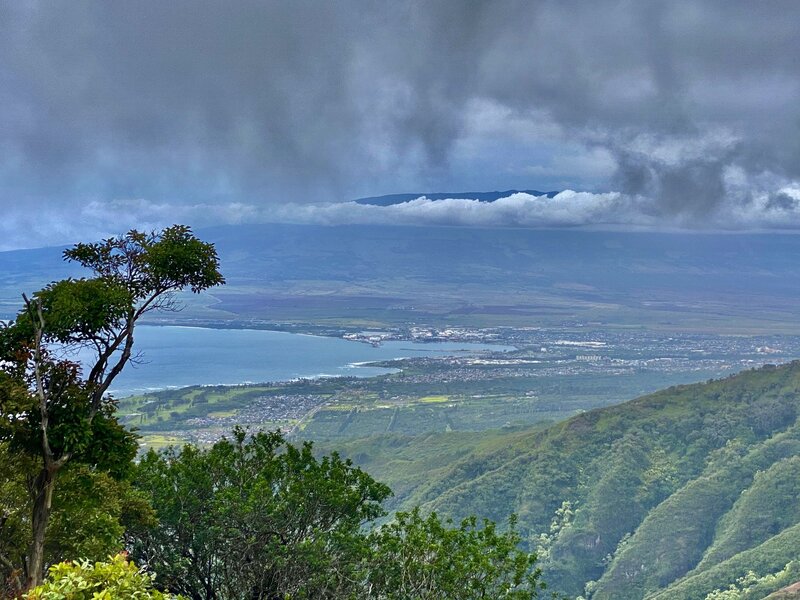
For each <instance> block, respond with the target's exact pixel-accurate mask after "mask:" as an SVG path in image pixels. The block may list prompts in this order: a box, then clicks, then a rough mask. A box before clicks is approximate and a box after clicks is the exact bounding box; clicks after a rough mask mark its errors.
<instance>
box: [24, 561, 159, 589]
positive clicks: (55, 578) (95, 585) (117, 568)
mask: <svg viewBox="0 0 800 600" xmlns="http://www.w3.org/2000/svg"><path fill="white" fill-rule="evenodd" d="M24 598H25V600H117V599H123V598H125V599H131V600H133V599H136V600H168V599H169V598H173V596H169V595H165V594H162V593H161V592H159V591H158V590H155V589H153V585H152V576H150V575H148V574H147V573H144V572H142V571H140V570H139V569H137V568H136V565H134V564H133V563H132V562H129V561H128V560H127V559H126V557H125V556H124V555H122V554H117V555H116V556H112V557H110V558H109V559H108V561H106V562H94V563H93V562H91V561H89V560H81V561H67V562H62V563H58V564H56V565H53V566H52V567H50V571H49V575H48V577H47V580H46V581H45V582H44V583H43V584H42V585H40V586H38V587H37V588H35V589H33V590H31V591H30V592H29V593H28V594H26V595H25V596H24Z"/></svg>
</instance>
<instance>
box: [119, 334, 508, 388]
mask: <svg viewBox="0 0 800 600" xmlns="http://www.w3.org/2000/svg"><path fill="white" fill-rule="evenodd" d="M135 348H136V350H137V351H138V352H141V353H142V356H141V358H140V361H141V362H140V363H139V364H131V365H128V366H127V367H126V369H125V370H124V371H123V372H122V374H121V375H120V376H119V377H118V378H117V379H116V380H115V382H114V385H113V389H112V391H113V393H114V394H115V395H116V396H117V397H122V396H126V395H129V394H134V393H142V392H145V391H152V390H158V389H164V388H170V387H184V386H188V385H216V384H225V385H235V384H241V383H258V382H265V381H287V380H290V379H295V378H298V377H326V376H327V377H330V376H342V375H345V376H357V377H368V376H373V375H379V374H381V373H386V372H388V370H387V369H382V368H377V367H363V366H358V365H357V363H363V362H369V361H380V360H389V359H394V358H402V357H409V356H447V355H452V354H453V353H464V352H479V351H485V350H489V349H492V350H505V349H508V347H505V346H495V345H488V344H475V343H466V342H464V343H462V342H437V343H424V344H415V343H412V342H399V341H389V342H384V343H383V345H381V346H379V347H377V348H376V347H373V346H370V345H369V344H364V343H361V342H352V341H347V340H342V339H339V338H329V337H319V336H312V335H299V334H294V333H282V332H277V331H264V330H255V329H204V328H201V327H155V326H144V325H142V326H139V327H137V329H136V343H135Z"/></svg>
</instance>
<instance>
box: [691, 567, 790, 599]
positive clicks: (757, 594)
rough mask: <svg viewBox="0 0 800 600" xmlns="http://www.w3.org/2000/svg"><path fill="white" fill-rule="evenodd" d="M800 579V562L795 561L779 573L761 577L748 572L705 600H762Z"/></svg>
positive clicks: (712, 592) (714, 591) (708, 595)
mask: <svg viewBox="0 0 800 600" xmlns="http://www.w3.org/2000/svg"><path fill="white" fill-rule="evenodd" d="M798 579H800V560H793V561H791V562H789V563H787V564H786V566H785V567H784V568H783V569H781V570H780V571H778V572H777V573H767V574H766V575H763V576H761V577H759V576H758V574H757V573H755V572H753V571H748V572H747V573H746V574H745V575H744V576H742V577H739V578H738V579H737V580H736V582H735V583H732V584H730V585H729V586H728V588H727V589H724V590H721V589H717V590H713V591H711V592H710V593H709V594H707V595H706V597H705V600H762V599H763V598H764V594H765V593H769V592H771V591H774V590H776V589H778V588H781V587H785V586H786V585H788V584H791V583H794V582H795V581H797V580H798Z"/></svg>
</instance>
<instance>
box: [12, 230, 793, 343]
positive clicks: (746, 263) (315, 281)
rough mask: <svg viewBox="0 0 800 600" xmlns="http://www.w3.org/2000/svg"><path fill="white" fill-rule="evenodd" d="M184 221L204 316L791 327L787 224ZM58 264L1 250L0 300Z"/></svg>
mask: <svg viewBox="0 0 800 600" xmlns="http://www.w3.org/2000/svg"><path fill="white" fill-rule="evenodd" d="M197 233H198V235H199V236H200V237H202V238H203V239H207V240H209V241H212V242H214V243H216V244H217V247H218V249H219V252H220V256H221V259H222V270H223V272H224V273H225V276H226V278H227V281H228V284H227V285H226V286H224V287H222V288H219V289H218V290H214V292H213V297H212V296H206V297H205V302H206V304H207V305H208V309H209V310H208V311H207V314H206V313H203V316H205V317H207V318H211V317H216V318H219V319H226V318H228V319H239V320H247V319H259V320H267V321H273V322H297V321H306V322H324V323H327V324H330V325H333V326H336V325H349V324H354V323H355V324H358V325H359V326H369V327H373V326H374V327H381V326H387V325H396V324H407V323H409V322H415V323H426V324H432V325H434V326H435V325H442V324H443V325H448V324H458V325H476V326H482V325H515V326H520V325H523V326H530V325H539V326H547V325H561V324H564V323H581V324H586V323H594V324H600V325H610V326H634V327H641V326H646V327H659V328H663V329H671V330H674V329H684V330H702V331H713V332H727V333H735V334H741V333H748V332H751V333H760V332H768V333H790V332H791V333H798V332H800V303H798V302H797V298H798V297H800V261H798V260H796V257H797V256H800V235H776V234H768V235H767V234H736V235H730V234H699V233H698V234H688V233H630V232H602V231H585V230H524V229H488V228H484V229H478V228H465V227H460V228H456V227H411V226H404V227H401V226H377V225H342V226H322V225H286V224H252V225H229V226H220V227H211V228H207V229H202V230H199V231H198V232H197ZM66 269H68V267H67V266H66V265H64V264H63V262H62V261H61V249H59V248H53V249H38V250H29V251H18V252H3V253H0V302H3V301H5V302H6V306H8V305H9V304H10V303H12V302H13V303H16V304H18V303H19V299H20V295H19V294H20V292H21V291H23V290H26V289H27V290H29V291H30V290H32V289H36V288H37V287H39V286H41V285H43V284H45V283H47V282H48V281H51V280H52V279H56V278H59V277H63V276H64V275H65V274H66V273H68V271H67V270H66ZM73 272H74V271H73ZM753 307H758V310H754V309H753ZM2 309H3V306H2V305H0V311H2ZM197 314H198V313H197V312H192V311H186V312H184V313H183V314H179V315H175V317H176V318H192V317H195V316H197ZM0 318H2V317H1V316H0Z"/></svg>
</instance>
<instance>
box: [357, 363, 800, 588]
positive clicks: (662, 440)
mask: <svg viewBox="0 0 800 600" xmlns="http://www.w3.org/2000/svg"><path fill="white" fill-rule="evenodd" d="M799 412H800V362H794V363H791V364H787V365H784V366H781V367H765V368H763V369H760V370H754V371H748V372H745V373H741V374H739V375H737V376H734V377H730V378H727V379H724V380H720V381H713V382H709V383H706V384H696V385H689V386H678V387H674V388H670V389H667V390H664V391H662V392H658V393H656V394H652V395H649V396H645V397H643V398H640V399H638V400H634V401H632V402H628V403H625V404H622V405H617V406H614V407H610V408H604V409H600V410H595V411H591V412H587V413H584V414H582V415H579V416H576V417H574V418H572V419H569V420H568V421H565V422H563V423H560V424H557V425H554V426H552V427H550V428H547V429H545V430H539V431H531V432H529V433H527V434H526V433H524V432H518V431H517V432H511V433H509V434H508V436H509V437H508V438H507V444H503V443H502V439H501V438H499V437H497V436H494V437H493V438H492V442H491V444H489V445H485V446H483V447H479V446H478V445H476V446H475V450H474V451H473V452H467V451H466V450H465V449H461V450H460V454H461V457H460V458H458V459H457V460H455V462H453V463H452V464H451V465H450V466H449V467H447V468H441V466H440V465H438V464H437V467H436V470H435V471H434V473H435V476H434V477H431V478H430V480H429V481H427V482H426V483H425V484H424V485H421V486H420V485H418V486H416V487H414V488H413V491H412V492H411V494H410V496H409V497H408V498H407V499H406V500H405V504H406V506H409V505H411V504H414V503H423V505H424V506H425V507H426V508H427V509H428V510H436V511H438V512H443V513H446V514H448V515H451V516H453V517H455V518H461V517H464V516H466V515H468V514H473V513H474V514H480V515H485V516H487V517H489V518H492V519H495V520H499V521H503V520H504V519H505V518H506V517H507V515H509V514H511V513H516V514H517V515H518V516H519V527H520V529H521V531H522V532H523V534H524V535H525V537H526V539H527V543H528V544H529V547H530V548H531V549H537V548H539V549H540V551H541V554H542V556H543V568H544V570H545V580H546V581H548V582H549V583H551V584H552V585H553V586H554V587H555V589H558V590H560V591H562V592H564V593H567V594H569V595H571V596H573V597H575V596H578V595H581V594H584V593H585V590H584V588H585V587H586V586H587V584H588V590H589V591H590V592H591V595H590V597H591V598H592V600H612V599H613V600H634V599H635V600H640V599H644V598H653V599H655V598H658V599H659V600H661V599H664V600H666V599H670V600H673V599H680V598H685V599H687V600H688V599H700V600H702V599H703V598H705V595H706V594H708V593H709V592H711V591H712V590H713V589H715V588H723V589H724V588H727V586H728V585H729V584H730V583H733V582H735V581H736V580H737V578H739V577H743V576H745V575H746V574H747V571H749V570H753V571H755V572H756V573H757V574H759V575H766V574H769V573H776V572H779V571H781V570H782V569H783V568H784V567H785V566H786V565H787V564H788V563H790V562H791V561H793V560H797V559H798V558H800V477H798V474H800V423H798V419H797V416H798V413H799ZM421 448H422V447H421ZM429 448H430V446H429ZM360 452H362V453H363V454H364V455H365V456H367V455H370V453H371V451H370V449H369V446H368V444H365V443H362V444H361V445H360ZM372 463H373V464H372V466H373V468H377V465H376V464H375V461H374V460H373V461H372ZM405 472H408V468H407V469H406V471H405ZM565 503H566V504H565ZM541 534H545V535H544V537H542V535H541ZM787 583H789V582H788V581H787V582H783V583H780V586H784V585H786V584H787ZM777 585H778V584H777V583H776V586H777ZM774 589H777V587H774V588H773V589H770V590H766V592H765V593H769V592H771V591H774Z"/></svg>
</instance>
